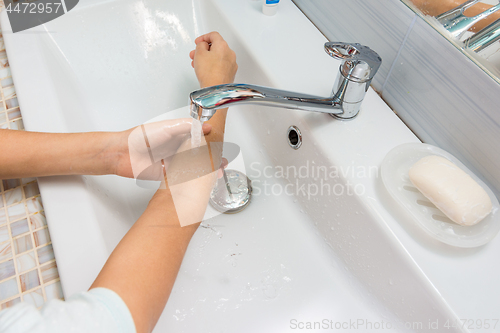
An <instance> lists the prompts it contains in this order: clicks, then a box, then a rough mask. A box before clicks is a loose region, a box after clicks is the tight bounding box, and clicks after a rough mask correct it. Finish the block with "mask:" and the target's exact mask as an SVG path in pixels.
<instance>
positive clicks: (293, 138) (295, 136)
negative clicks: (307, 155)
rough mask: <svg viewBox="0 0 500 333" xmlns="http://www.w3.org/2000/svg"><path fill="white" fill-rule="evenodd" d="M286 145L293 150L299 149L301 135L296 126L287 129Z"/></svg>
mask: <svg viewBox="0 0 500 333" xmlns="http://www.w3.org/2000/svg"><path fill="white" fill-rule="evenodd" d="M288 144H289V145H290V147H292V148H293V149H299V148H300V146H301V145H302V134H301V133H300V130H299V128H298V127H297V126H290V127H289V128H288Z"/></svg>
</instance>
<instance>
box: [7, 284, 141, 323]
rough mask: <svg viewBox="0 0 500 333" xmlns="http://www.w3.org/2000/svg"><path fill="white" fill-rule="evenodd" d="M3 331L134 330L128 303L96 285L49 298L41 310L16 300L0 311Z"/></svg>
mask: <svg viewBox="0 0 500 333" xmlns="http://www.w3.org/2000/svg"><path fill="white" fill-rule="evenodd" d="M0 332H2V333H25V332H26V333H28V332H29V333H67V332H75V333H76V332H79V333H80V332H81V333H84V332H85V333H86V332H90V333H101V332H102V333H114V332H116V333H136V331H135V325H134V321H133V319H132V315H131V314H130V311H129V309H128V308H127V305H126V304H125V302H123V300H122V299H121V298H120V296H118V294H116V293H115V292H114V291H112V290H109V289H106V288H95V289H91V290H90V291H88V292H81V293H78V294H76V295H73V296H71V297H70V298H69V299H68V300H66V301H61V300H52V301H49V302H47V303H46V304H45V305H44V306H43V308H42V309H41V310H37V309H36V308H35V307H34V306H33V305H31V304H26V303H19V304H16V305H15V306H13V307H11V308H7V309H5V310H3V311H0Z"/></svg>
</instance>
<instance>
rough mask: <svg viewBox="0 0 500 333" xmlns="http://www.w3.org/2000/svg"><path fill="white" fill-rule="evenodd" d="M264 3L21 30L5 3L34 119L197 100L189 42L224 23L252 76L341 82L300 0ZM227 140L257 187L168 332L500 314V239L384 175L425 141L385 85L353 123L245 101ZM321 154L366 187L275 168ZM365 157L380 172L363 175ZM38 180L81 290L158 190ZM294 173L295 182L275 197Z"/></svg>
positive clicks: (190, 257)
mask: <svg viewBox="0 0 500 333" xmlns="http://www.w3.org/2000/svg"><path fill="white" fill-rule="evenodd" d="M260 5H261V4H260V2H258V1H251V0H241V1H235V0H199V1H198V0H192V1H159V0H158V1H155V0H144V1H138V0H123V1H103V0H101V1H97V0H95V1H94V0H92V1H90V0H89V1H85V2H80V3H79V4H78V5H77V7H76V8H75V9H74V10H72V11H71V12H70V13H68V14H66V15H64V16H62V17H60V18H58V19H56V20H55V21H52V22H49V23H47V24H45V25H43V26H40V27H36V28H33V29H31V30H28V31H26V32H21V33H16V34H12V33H8V32H7V31H8V30H9V27H10V26H9V22H8V19H7V16H6V14H5V12H4V13H2V30H3V32H4V38H5V42H6V46H7V52H8V55H9V60H10V64H11V67H12V73H13V78H14V83H15V86H16V90H17V94H18V97H19V102H20V107H21V109H22V112H23V119H24V123H25V127H26V128H27V129H28V130H31V131H50V132H72V131H89V130H123V129H127V128H130V127H133V126H136V125H139V124H141V123H143V122H145V121H147V120H149V119H151V118H154V117H156V116H158V115H161V114H163V113H164V112H167V111H172V110H176V109H178V108H179V107H182V106H184V105H186V104H187V99H188V94H189V92H190V91H192V90H195V89H197V88H198V85H197V81H196V77H195V75H194V72H193V70H192V68H191V66H190V60H189V57H188V53H189V51H190V50H191V49H193V48H194V42H193V40H194V38H195V37H196V36H198V35H200V34H202V33H206V32H209V31H212V30H217V31H219V32H220V33H221V34H222V35H223V36H224V37H225V38H226V40H227V41H228V43H229V45H230V46H231V47H232V48H233V49H234V50H235V52H236V54H237V57H238V64H239V68H240V70H239V72H238V75H237V78H236V81H237V82H241V83H254V84H260V85H267V86H273V87H277V88H280V89H288V90H293V91H299V92H303V93H309V94H315V95H325V96H326V95H329V94H330V90H331V88H332V86H333V82H334V78H335V76H336V73H337V71H338V66H339V62H337V61H335V60H333V59H332V58H330V57H329V56H328V55H326V54H325V53H324V51H323V43H324V42H325V41H326V40H325V38H324V37H323V36H322V34H321V33H320V32H319V31H318V30H317V29H316V28H315V27H314V26H313V25H312V24H311V23H310V22H309V21H308V19H307V18H306V17H305V16H304V15H303V14H302V13H301V12H300V11H299V10H298V9H297V8H296V7H295V6H294V5H293V3H291V2H290V1H282V2H281V3H280V5H279V6H280V7H279V13H278V14H277V15H276V16H274V17H267V16H264V15H262V13H261V12H260ZM353 42H355V41H353ZM369 46H370V47H371V48H373V49H374V50H377V46H376V45H369ZM185 116H187V114H184V113H181V111H173V112H170V113H168V117H172V118H176V117H185ZM290 125H295V126H297V127H299V128H300V130H301V132H302V136H303V145H302V147H301V148H300V149H298V150H293V149H291V148H290V147H289V146H288V142H287V137H286V133H287V129H288V127H289V126H290ZM226 140H227V141H230V142H234V143H236V144H238V145H239V146H240V147H241V152H242V156H243V159H244V161H245V168H246V171H247V175H248V176H249V177H250V178H251V179H252V180H253V182H254V188H255V193H254V197H253V200H252V202H251V204H250V205H249V207H248V208H246V209H245V210H244V211H242V212H241V213H238V214H236V215H221V216H218V217H216V218H214V219H211V220H209V221H206V222H204V225H205V226H206V227H205V228H200V229H199V230H198V231H197V232H196V234H195V236H194V238H193V240H192V242H191V244H190V246H189V249H188V252H187V254H186V257H185V260H184V262H183V265H182V267H181V271H180V273H179V276H178V279H177V281H176V284H175V287H174V290H173V292H172V295H171V298H170V300H169V302H168V304H167V306H166V308H165V311H164V313H163V315H162V317H161V319H160V321H159V323H158V325H157V327H156V329H155V332H215V331H217V332H285V331H296V330H297V329H298V328H299V326H298V325H299V323H302V325H306V322H318V321H319V322H321V323H322V324H324V322H323V320H324V319H325V320H326V322H328V323H329V321H330V320H331V321H333V326H335V325H339V324H338V323H340V325H343V326H344V327H343V328H344V329H346V330H354V328H355V327H354V326H352V325H353V324H352V323H353V322H354V323H356V325H358V326H357V328H358V329H366V328H369V326H368V327H367V326H366V325H368V324H367V323H368V322H370V323H371V324H372V325H376V323H378V325H383V324H382V322H384V323H386V324H385V325H386V326H385V327H387V322H391V324H392V325H393V327H396V324H397V323H403V324H404V323H405V322H406V323H408V324H407V327H406V328H405V327H404V326H398V327H397V330H396V331H431V330H432V331H436V330H433V329H431V328H429V322H432V323H435V322H436V321H439V325H440V328H441V329H443V330H445V329H444V328H443V325H445V323H446V322H447V321H448V323H449V324H450V325H451V324H452V323H453V322H454V321H455V320H457V319H458V318H463V319H474V320H476V319H495V318H498V317H499V313H498V309H499V308H500V287H499V285H498V280H499V277H500V269H499V268H498V267H496V266H495V265H494V263H495V262H497V261H498V253H499V252H500V240H499V239H498V238H497V239H495V240H493V241H492V242H490V243H489V244H488V245H486V246H483V247H481V248H477V249H459V248H452V247H450V246H447V245H445V244H441V243H438V242H437V241H434V240H432V239H430V238H428V237H427V236H426V235H425V234H424V233H423V232H422V231H421V230H418V229H417V228H416V227H415V226H413V224H412V223H411V220H410V219H409V218H408V217H407V216H406V215H404V212H402V211H400V210H398V208H397V207H396V203H395V202H394V201H392V199H391V198H390V197H389V195H388V194H387V193H386V191H385V189H384V188H383V185H382V182H381V180H380V179H379V177H378V167H379V166H380V163H381V161H382V159H383V158H384V156H385V154H387V152H389V151H390V150H391V149H392V148H393V147H395V146H397V145H399V144H402V143H406V142H418V139H417V138H416V137H415V136H414V135H413V134H412V133H411V131H410V130H409V129H408V128H407V127H406V126H405V125H404V124H403V123H402V122H401V121H400V120H399V118H397V116H396V115H395V114H394V113H393V112H392V111H391V110H390V109H389V108H388V107H387V105H385V103H384V102H383V101H382V100H381V99H380V98H379V96H378V95H377V94H376V93H375V92H374V91H373V90H371V89H370V90H369V91H368V93H367V95H366V98H365V101H364V104H363V107H362V110H361V112H360V114H359V116H358V117H357V118H356V119H355V120H353V121H347V122H342V121H338V120H335V119H333V118H332V117H330V116H328V115H324V114H315V113H307V112H301V111H290V110H285V109H273V108H267V107H261V106H251V105H247V106H239V107H234V108H232V109H231V110H230V113H229V117H228V123H227V134H226ZM313 165H314V166H324V167H326V168H329V170H331V168H337V170H342V172H341V173H345V174H343V175H342V174H341V175H340V176H339V177H337V178H329V179H328V180H326V181H324V182H326V183H327V184H328V185H329V186H330V188H334V186H335V184H338V185H337V187H335V188H336V189H337V190H339V191H340V189H341V188H343V189H344V191H345V192H347V191H348V190H349V191H350V192H354V191H356V189H357V192H358V194H355V195H346V194H344V195H327V194H324V195H309V196H308V195H307V193H305V192H302V191H301V190H300V188H301V186H304V187H302V188H305V189H307V186H308V185H310V184H321V183H320V181H319V180H318V179H316V180H315V179H314V177H312V176H310V174H309V177H306V178H301V177H298V176H297V177H293V175H291V177H289V179H285V178H283V177H280V175H279V174H278V175H276V172H277V171H278V170H279V169H280V167H283V168H284V169H286V168H287V167H295V168H296V170H300V169H299V168H300V167H301V166H302V167H308V168H309V170H312V169H313ZM362 168H365V170H369V171H371V172H372V174H371V176H361V177H359V176H360V174H359V173H358V171H359V170H361V169H362ZM289 170H291V169H289ZM264 171H265V172H266V174H264ZM353 171H354V172H353ZM266 175H270V176H269V177H267V176H266ZM264 182H267V184H268V185H267V186H266V187H264ZM39 184H40V191H41V194H42V198H43V203H44V207H45V210H46V214H47V219H48V224H49V228H50V233H51V237H52V241H53V246H54V251H55V255H56V259H57V264H58V268H59V272H60V276H61V283H62V287H63V290H64V294H65V296H66V297H69V296H70V295H72V294H73V293H75V292H79V291H82V290H86V289H87V288H88V287H89V286H90V284H91V283H92V281H93V280H94V278H95V277H96V276H97V274H98V272H99V270H100V269H101V267H102V265H103V264H104V262H105V261H106V259H107V257H108V256H109V254H110V253H111V251H112V250H113V248H114V247H115V246H116V244H117V243H118V242H119V240H120V239H121V237H122V236H123V235H124V234H125V233H126V232H127V230H128V229H129V228H130V226H131V225H132V224H133V223H134V221H135V220H136V219H137V218H138V217H139V216H140V214H141V213H142V212H143V210H144V209H145V207H146V204H147V202H148V200H149V198H150V197H151V195H152V193H153V191H152V190H148V189H143V188H140V187H138V186H137V185H136V184H135V182H134V181H133V180H128V179H122V178H118V177H114V176H101V177H95V176H84V177H79V176H78V177H50V178H41V179H39ZM287 184H292V185H289V186H288V187H287V189H288V193H290V195H288V194H285V193H281V194H280V195H274V194H277V193H278V192H279V189H280V188H282V189H283V188H284V187H285V185H287ZM273 186H274V187H273ZM266 189H267V193H266ZM273 189H274V194H273ZM258 192H260V193H258ZM291 192H293V193H291ZM419 323H421V325H422V326H419ZM491 323H493V322H491ZM294 325H296V326H294ZM346 325H349V326H348V328H346V327H345V326H346ZM363 325H364V326H363ZM412 326H413V327H412ZM294 327H295V329H294ZM324 328H325V327H322V328H320V329H318V330H321V329H324ZM420 328H421V329H420ZM325 330H326V329H325ZM329 330H332V329H329ZM368 330H369V329H368ZM464 330H465V329H464ZM496 330H500V324H499V325H497V328H496ZM446 331H451V332H453V331H461V329H459V328H453V327H450V328H449V329H446ZM473 331H478V330H473ZM485 331H491V329H489V330H485Z"/></svg>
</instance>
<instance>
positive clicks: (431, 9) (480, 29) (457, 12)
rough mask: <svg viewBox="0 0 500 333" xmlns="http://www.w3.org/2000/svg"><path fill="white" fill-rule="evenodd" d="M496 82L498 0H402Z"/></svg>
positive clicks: (499, 54) (499, 67) (499, 38)
mask: <svg viewBox="0 0 500 333" xmlns="http://www.w3.org/2000/svg"><path fill="white" fill-rule="evenodd" d="M402 1H403V2H404V3H406V5H407V6H409V7H410V8H411V9H413V10H414V11H415V12H417V13H418V14H420V15H421V16H422V17H423V18H424V19H425V20H426V21H427V22H428V23H430V24H431V25H432V26H433V27H434V28H435V29H436V30H438V31H439V32H440V33H441V34H442V35H443V36H444V37H446V38H448V40H450V42H452V43H453V44H454V45H455V46H456V47H457V48H459V49H461V50H462V51H463V52H464V53H465V54H466V55H467V56H468V57H469V58H471V59H472V60H473V61H475V62H476V63H477V64H478V65H479V66H480V67H482V68H483V69H484V70H485V71H486V72H487V73H488V74H490V75H491V76H492V77H493V78H494V79H495V80H497V81H498V82H500V1H499V0H482V1H479V0H402Z"/></svg>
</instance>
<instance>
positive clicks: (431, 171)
mask: <svg viewBox="0 0 500 333" xmlns="http://www.w3.org/2000/svg"><path fill="white" fill-rule="evenodd" d="M409 175H410V180H411V182H412V183H413V185H415V187H416V188H418V190H419V191H420V192H422V194H423V195H424V196H425V197H427V199H429V200H430V201H431V202H432V203H433V204H434V205H435V206H436V207H437V208H439V209H440V210H441V211H442V212H443V213H444V214H445V215H446V216H448V217H449V218H450V219H451V220H452V221H453V222H455V223H458V224H460V225H464V226H470V225H474V224H476V223H478V222H479V221H481V220H482V219H484V218H485V217H486V216H487V215H488V214H489V213H490V212H491V209H492V204H491V200H490V197H489V196H488V194H487V193H486V191H485V190H484V189H483V188H482V187H481V186H480V185H479V184H478V183H477V182H476V181H474V179H472V178H471V177H470V176H469V175H468V174H466V173H465V172H464V171H463V170H462V169H460V168H459V167H457V166H456V165H455V164H453V163H452V162H450V161H448V160H447V159H446V158H444V157H441V156H436V155H429V156H426V157H424V158H422V159H421V160H420V161H418V162H417V163H415V164H414V165H413V166H412V167H411V168H410V172H409Z"/></svg>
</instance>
